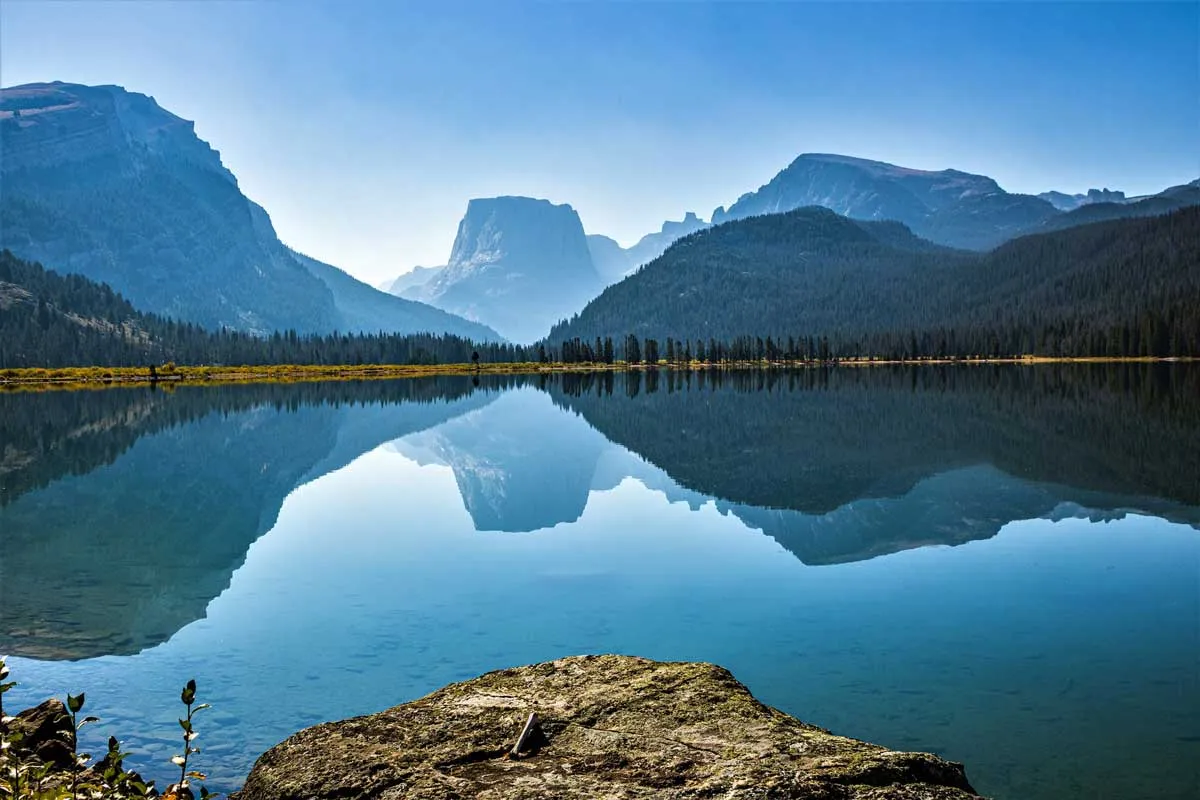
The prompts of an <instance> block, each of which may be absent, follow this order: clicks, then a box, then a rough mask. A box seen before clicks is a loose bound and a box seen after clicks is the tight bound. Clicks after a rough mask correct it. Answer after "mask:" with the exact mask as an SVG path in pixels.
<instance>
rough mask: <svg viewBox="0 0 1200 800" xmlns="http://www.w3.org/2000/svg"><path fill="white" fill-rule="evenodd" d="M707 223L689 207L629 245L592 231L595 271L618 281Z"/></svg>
mask: <svg viewBox="0 0 1200 800" xmlns="http://www.w3.org/2000/svg"><path fill="white" fill-rule="evenodd" d="M707 227H708V223H707V222H705V221H704V220H702V219H700V218H699V217H697V216H696V215H695V214H694V213H693V212H691V211H689V212H687V214H686V215H684V218H683V219H682V220H681V221H679V222H674V221H671V220H668V221H666V222H664V223H663V224H662V229H661V230H659V231H657V232H655V233H648V234H646V235H645V236H643V237H642V238H641V239H639V240H638V242H637V244H635V245H633V246H632V247H629V248H628V249H626V248H622V247H621V245H620V244H618V243H617V242H616V241H614V240H613V239H610V238H608V237H607V236H600V235H596V234H593V235H589V236H588V237H587V239H588V249H589V250H591V253H592V262H593V263H594V264H595V265H596V271H597V272H599V273H600V276H601V277H603V278H604V279H605V281H606V282H608V283H613V282H615V281H619V280H620V279H621V278H623V277H625V276H626V275H628V274H629V273H630V272H633V271H634V270H635V269H637V268H638V267H640V266H642V265H643V264H649V263H650V262H651V261H653V260H654V259H656V258H658V257H659V256H661V255H662V254H663V253H664V252H665V251H666V249H667V248H668V247H670V246H671V245H672V244H674V243H675V242H676V241H678V240H679V239H682V238H683V237H684V236H687V235H688V234H689V233H695V232H696V231H700V230H704V229H705V228H707Z"/></svg>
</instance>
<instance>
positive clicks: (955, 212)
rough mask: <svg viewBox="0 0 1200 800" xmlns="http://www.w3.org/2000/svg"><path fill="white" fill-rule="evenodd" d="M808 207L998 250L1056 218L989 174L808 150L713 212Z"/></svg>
mask: <svg viewBox="0 0 1200 800" xmlns="http://www.w3.org/2000/svg"><path fill="white" fill-rule="evenodd" d="M804 206H823V207H825V208H829V209H831V210H833V211H836V212H837V213H839V214H842V215H843V216H847V217H852V218H854V219H862V220H885V219H888V220H896V221H898V222H903V223H904V224H905V225H908V226H909V227H910V228H912V229H913V231H914V232H916V233H917V234H918V235H920V236H924V237H925V238H927V239H931V240H933V241H935V242H938V243H939V244H944V245H949V246H952V247H966V248H971V249H987V248H990V247H994V246H995V245H997V244H999V243H1000V242H1002V241H1004V240H1005V239H1008V238H1011V237H1012V236H1014V235H1017V234H1018V233H1019V232H1021V231H1024V230H1025V229H1026V228H1028V226H1030V225H1034V224H1037V223H1038V222H1040V221H1042V220H1044V219H1048V218H1049V217H1052V216H1054V215H1056V214H1057V213H1058V210H1057V209H1056V208H1055V207H1054V206H1053V205H1051V204H1050V203H1048V202H1046V201H1045V200H1042V199H1039V198H1037V197H1031V196H1028V195H1015V194H1009V193H1008V192H1005V191H1004V190H1003V189H1001V188H1000V186H999V185H998V184H997V183H996V182H995V181H994V180H992V179H991V178H988V177H985V176H983V175H972V174H970V173H967V172H960V171H959V170H953V169H947V170H941V171H937V172H931V171H927V170H916V169H908V168H906V167H898V166H896V165H894V164H886V163H884V162H881V161H869V160H866V159H861V158H852V157H850V156H841V155H833V154H826V153H806V154H804V155H801V156H799V157H797V158H796V159H795V160H794V161H793V162H792V163H791V164H789V165H788V166H787V167H786V168H785V169H784V170H783V171H781V172H780V173H779V174H778V175H776V176H775V177H774V178H772V179H771V181H770V182H769V183H767V184H766V185H765V186H762V187H761V188H759V189H758V190H757V191H754V192H750V193H748V194H744V195H742V196H741V197H740V198H738V200H737V202H736V203H734V204H733V205H732V206H730V207H729V209H728V210H726V209H724V208H718V209H717V210H715V211H714V212H713V224H717V223H720V222H726V221H729V220H733V219H741V218H744V217H749V216H755V215H759V214H778V213H781V212H785V211H791V210H793V209H796V208H801V207H804Z"/></svg>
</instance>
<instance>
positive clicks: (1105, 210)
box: [1038, 181, 1200, 231]
mask: <svg viewBox="0 0 1200 800" xmlns="http://www.w3.org/2000/svg"><path fill="white" fill-rule="evenodd" d="M1195 205H1200V181H1193V182H1192V183H1187V184H1183V185H1182V186H1172V187H1171V188H1169V189H1165V190H1163V191H1162V192H1159V193H1158V194H1154V195H1150V196H1149V197H1142V198H1135V199H1133V200H1125V201H1119V202H1110V201H1099V200H1098V201H1095V202H1089V203H1084V204H1082V205H1080V206H1079V207H1078V208H1076V209H1074V210H1072V211H1068V212H1066V213H1064V214H1060V215H1058V216H1056V217H1051V218H1050V219H1048V220H1046V221H1045V222H1044V223H1042V225H1041V226H1040V227H1039V229H1038V230H1043V231H1055V230H1063V229H1064V228H1072V227H1075V226H1076V225H1087V224H1089V223H1092V222H1104V221H1106V220H1114V219H1133V218H1135V217H1155V216H1159V215H1160V214H1167V213H1170V212H1171V211H1177V210H1179V209H1181V208H1187V207H1188V206H1195Z"/></svg>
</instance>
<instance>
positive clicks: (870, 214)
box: [389, 154, 1200, 341]
mask: <svg viewBox="0 0 1200 800" xmlns="http://www.w3.org/2000/svg"><path fill="white" fill-rule="evenodd" d="M497 200H506V198H498V199H497ZM507 200H508V201H510V202H515V201H516V200H517V199H516V198H507ZM521 200H523V201H524V202H528V203H534V202H538V201H533V200H531V199H529V198H522V199H521ZM476 202H489V203H490V202H496V201H472V203H476ZM541 202H545V201H541ZM1196 204H1200V185H1197V183H1195V182H1194V183H1192V184H1187V185H1184V186H1177V187H1172V188H1169V189H1167V190H1165V191H1164V192H1162V193H1160V194H1158V195H1152V196H1150V197H1147V198H1126V197H1125V195H1124V193H1123V192H1116V191H1110V190H1107V189H1105V190H1103V191H1101V190H1092V191H1090V192H1089V193H1088V194H1086V195H1067V194H1064V193H1062V192H1047V193H1045V194H1043V195H1042V196H1039V197H1034V196H1031V195H1021V194H1011V193H1009V192H1006V191H1004V189H1002V188H1001V187H1000V186H999V184H997V183H996V181H995V180H993V179H992V178H989V177H987V176H983V175H973V174H970V173H966V172H962V171H959V170H953V169H947V170H940V171H928V170H916V169H909V168H906V167H900V166H896V165H893V164H887V163H883V162H879V161H870V160H867V159H860V158H852V157H849V156H842V155H831V154H805V155H801V156H799V157H798V158H796V159H795V161H793V162H792V163H791V164H790V165H789V166H788V167H786V168H785V169H784V170H782V171H781V172H780V173H779V174H778V175H776V176H775V177H774V178H773V179H772V180H771V181H770V182H768V183H767V184H766V185H764V186H762V187H761V188H759V189H758V190H756V191H754V192H749V193H747V194H744V195H742V196H741V197H740V198H739V199H738V200H737V201H736V202H735V203H733V204H732V205H731V206H730V207H729V208H728V209H725V208H724V207H719V208H717V209H715V210H714V211H713V214H712V222H711V223H707V222H705V221H704V220H703V219H701V218H699V217H698V216H696V215H695V214H694V213H692V212H688V213H687V215H686V216H685V217H684V219H683V220H682V221H680V222H670V221H668V222H666V223H664V224H663V226H662V229H661V230H660V231H657V232H655V233H650V234H647V235H646V236H644V237H643V238H642V239H641V240H640V241H639V242H637V244H635V245H633V246H632V247H629V248H622V247H621V246H620V245H619V244H618V243H617V242H616V241H615V240H613V239H611V238H609V237H607V236H604V235H602V234H598V233H592V234H588V235H587V237H586V242H587V250H588V256H589V257H590V260H591V265H592V270H591V271H590V272H589V271H588V270H587V269H586V268H584V267H583V266H582V265H581V263H580V262H581V261H582V255H581V254H580V253H579V252H577V250H578V248H577V247H576V252H574V253H572V255H571V264H572V266H571V267H569V268H567V269H564V270H563V271H561V272H559V271H558V270H555V269H554V268H553V267H549V268H548V267H547V264H548V263H554V262H555V259H554V257H553V256H551V255H550V253H551V252H552V251H553V248H554V247H556V246H557V245H556V244H554V242H555V241H557V234H553V233H549V232H547V233H546V235H547V242H546V244H545V246H544V247H543V246H542V245H540V244H537V243H536V240H537V236H538V234H537V233H535V232H533V231H531V230H518V228H517V226H520V225H522V222H521V221H519V220H518V219H517V218H516V217H515V216H509V217H507V218H494V219H492V221H491V223H490V227H489V235H491V236H493V237H496V238H498V239H503V237H505V236H518V235H519V236H521V237H522V238H523V240H524V242H525V247H524V248H523V249H522V250H521V251H520V252H519V253H518V252H512V253H506V255H505V257H503V258H496V259H493V260H491V261H490V262H489V263H490V266H491V271H490V272H489V273H488V277H487V278H486V280H484V279H481V278H478V277H477V276H476V275H475V274H473V273H472V271H471V270H459V271H458V273H457V274H456V275H455V276H454V277H453V278H452V279H451V278H444V277H442V276H443V275H444V274H445V273H444V272H443V271H442V268H423V270H422V271H421V272H420V273H417V272H416V271H414V272H413V273H406V274H405V275H402V276H400V278H398V279H396V281H395V282H393V284H392V285H391V286H390V287H389V291H392V292H394V293H396V294H399V295H400V296H402V297H409V298H411V299H417V300H421V301H424V302H429V303H432V304H433V305H437V306H439V307H442V308H445V309H447V310H449V311H453V312H455V313H460V314H464V315H466V316H469V317H471V318H474V319H479V320H480V321H483V322H487V323H489V324H492V325H493V326H494V327H497V328H498V329H499V330H501V332H502V333H506V335H510V332H508V331H505V330H504V323H503V322H502V321H501V320H500V319H499V318H497V317H495V316H494V315H495V314H496V310H495V308H494V307H491V306H489V304H494V303H495V297H496V289H495V288H494V287H495V285H496V284H497V283H501V284H503V283H506V279H504V278H502V277H501V276H502V275H512V276H513V277H512V280H514V281H520V280H522V279H523V278H524V277H525V276H526V275H527V274H528V273H531V272H532V273H536V274H540V275H543V276H545V278H546V279H547V280H549V279H550V276H551V275H553V276H554V277H553V280H554V281H555V282H556V283H558V284H559V289H558V291H559V294H558V297H557V298H556V300H557V302H552V303H549V304H543V303H538V302H531V301H530V300H531V298H527V297H525V296H524V295H523V294H519V293H509V295H508V297H507V300H506V302H505V303H504V308H505V312H506V313H509V314H512V313H513V312H514V311H517V310H519V311H520V313H521V315H522V317H523V318H535V319H538V320H539V322H544V321H545V320H546V319H547V318H549V319H550V321H551V323H553V322H555V321H557V319H565V318H566V317H568V316H569V315H570V314H571V313H573V312H575V311H579V310H580V307H578V306H577V307H574V308H572V307H571V306H572V301H571V297H572V294H571V293H570V292H568V291H566V290H565V289H564V287H563V286H562V284H563V283H565V282H567V281H571V280H573V279H578V278H573V277H572V276H573V275H575V276H579V275H582V276H585V277H584V278H583V279H582V282H583V284H584V285H588V286H594V285H595V281H594V279H593V276H592V274H591V273H592V272H594V273H595V274H596V275H598V276H599V277H600V280H601V281H602V283H603V284H604V285H610V284H613V283H616V282H618V281H621V280H622V279H624V278H626V277H627V276H629V275H630V274H632V273H633V272H635V271H636V270H637V269H638V268H639V267H642V266H644V265H646V264H649V263H651V262H653V261H654V260H655V259H657V258H659V257H660V256H661V255H663V253H664V252H666V251H667V249H668V248H669V247H670V246H671V245H672V244H674V243H675V242H676V241H678V240H679V239H681V238H683V237H684V236H687V235H689V234H692V233H696V232H698V231H702V230H705V229H706V228H709V227H711V225H720V224H722V223H726V222H732V221H736V220H740V219H746V218H749V217H756V216H762V215H767V214H780V213H787V212H789V211H794V210H795V209H797V208H802V207H806V206H820V207H824V208H827V209H830V210H832V211H834V212H835V213H837V214H838V215H841V216H843V217H848V218H850V219H855V220H863V221H897V222H901V223H903V224H904V225H906V226H907V227H908V228H909V229H910V230H911V231H912V233H915V234H916V235H917V236H919V237H922V238H924V239H927V240H928V241H930V242H933V243H936V244H940V245H944V246H946V247H951V248H960V249H967V250H989V249H991V248H993V247H995V246H997V245H1000V244H1002V243H1003V242H1006V241H1009V240H1011V239H1014V238H1017V237H1019V236H1023V235H1028V234H1031V233H1040V232H1046V231H1052V230H1061V229H1064V228H1068V227H1073V226H1076V225H1083V224H1087V223H1090V222H1099V221H1104V220H1113V219H1124V218H1129V217H1139V216H1152V215H1158V214H1164V213H1168V212H1170V211H1174V210H1176V209H1179V208H1184V207H1186V206H1189V205H1196ZM468 216H470V211H469V212H468ZM527 221H528V222H531V218H527ZM462 224H463V225H467V224H468V220H467V219H464V221H463V223H462ZM573 224H574V223H573V222H572V225H573ZM461 230H462V225H460V239H461ZM461 251H462V247H461V244H460V240H456V241H455V252H456V253H458V252H461ZM442 281H448V282H453V284H454V286H455V288H454V293H453V299H452V300H451V301H447V300H445V299H442V295H441V294H439V293H440V292H444V290H443V289H441V288H436V289H432V291H431V288H432V287H440V286H441V285H443V284H442V283H441V282H442ZM584 293H585V294H586V292H584ZM578 294H579V293H576V296H577V295H578ZM488 298H491V299H488ZM547 311H550V312H554V311H557V312H558V317H557V318H556V317H554V313H549V314H547V313H546V312H547ZM714 313H715V312H714ZM638 322H639V323H649V322H650V320H649V319H647V318H644V317H643V318H641V319H639V320H638ZM715 324H716V325H717V327H720V324H719V323H715ZM632 329H633V328H630V330H632ZM621 330H622V329H613V330H611V331H608V333H619V332H620V331H621ZM544 334H545V329H544V328H543V329H542V330H541V331H538V330H537V325H532V326H529V328H528V329H527V330H526V331H523V332H522V333H521V335H519V336H517V339H518V340H520V341H531V340H532V339H535V338H539V337H540V336H542V335H544ZM556 335H557V334H556Z"/></svg>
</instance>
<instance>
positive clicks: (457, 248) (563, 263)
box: [421, 197, 603, 342]
mask: <svg viewBox="0 0 1200 800" xmlns="http://www.w3.org/2000/svg"><path fill="white" fill-rule="evenodd" d="M602 286H603V281H602V280H601V278H600V276H599V275H598V274H597V273H596V270H595V268H594V267H593V266H592V256H591V253H590V252H589V250H588V243H587V239H586V237H585V235H584V232H583V224H582V223H581V222H580V221H579V215H578V214H576V213H575V209H573V208H571V207H570V206H569V205H555V204H553V203H550V202H549V201H547V200H535V199H533V198H529V197H494V198H488V199H477V200H472V201H470V203H468V205H467V213H466V216H464V217H463V220H462V222H461V223H459V226H458V235H457V237H456V238H455V240H454V247H453V249H452V250H451V253H450V260H449V262H448V263H447V264H446V267H445V269H443V270H441V271H440V272H438V273H437V274H436V275H434V276H433V278H432V280H430V281H429V282H428V283H427V284H425V286H424V287H423V288H422V290H421V291H422V294H423V296H425V297H428V299H429V302H430V303H432V304H433V305H436V306H438V307H439V308H443V309H446V310H447V311H451V312H453V313H455V314H461V315H462V316H465V317H467V318H469V319H474V320H478V321H480V322H483V323H485V324H487V325H490V326H492V327H493V328H495V329H496V330H497V331H499V332H500V333H501V334H502V335H504V336H506V337H508V338H509V339H512V340H514V341H517V342H531V341H534V340H536V339H538V338H539V337H541V336H544V335H545V334H546V332H547V331H548V330H549V329H550V326H551V325H553V324H554V323H555V322H557V321H558V320H560V319H563V318H565V317H568V316H570V315H571V314H573V313H574V312H576V311H578V310H579V309H581V308H582V307H583V305H584V304H585V303H586V302H587V301H588V300H589V299H591V298H592V297H594V296H595V295H596V293H597V292H598V291H599V290H600V288H601V287H602Z"/></svg>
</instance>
